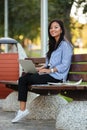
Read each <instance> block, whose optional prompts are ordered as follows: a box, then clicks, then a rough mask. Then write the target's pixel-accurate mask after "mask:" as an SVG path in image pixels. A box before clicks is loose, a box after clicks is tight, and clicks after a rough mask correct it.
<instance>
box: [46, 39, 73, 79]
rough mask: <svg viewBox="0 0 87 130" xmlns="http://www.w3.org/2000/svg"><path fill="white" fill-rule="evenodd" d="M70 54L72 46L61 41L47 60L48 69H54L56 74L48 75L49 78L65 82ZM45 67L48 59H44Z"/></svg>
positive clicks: (69, 63)
mask: <svg viewBox="0 0 87 130" xmlns="http://www.w3.org/2000/svg"><path fill="white" fill-rule="evenodd" d="M72 54H73V46H72V45H71V44H69V43H68V42H67V41H64V40H63V41H61V43H60V45H59V47H58V48H57V49H56V50H54V51H53V52H52V54H51V57H50V60H49V64H50V68H54V67H56V69H57V70H58V72H54V73H50V76H52V77H54V78H55V79H59V80H63V81H66V79H67V75H68V72H69V69H70V65H71V58H72ZM47 65H48V59H47V58H46V66H47Z"/></svg>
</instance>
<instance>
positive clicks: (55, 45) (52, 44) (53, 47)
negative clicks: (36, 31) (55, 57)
mask: <svg viewBox="0 0 87 130" xmlns="http://www.w3.org/2000/svg"><path fill="white" fill-rule="evenodd" d="M53 22H57V23H58V24H59V25H60V27H61V30H62V33H61V35H60V38H59V40H58V42H56V40H55V38H54V37H52V36H51V35H50V31H49V30H50V27H51V24H52V23H53ZM64 35H65V29H64V25H63V22H62V21H61V20H57V19H54V20H52V21H51V22H50V24H49V26H48V36H49V42H48V47H49V50H48V52H47V57H48V59H50V57H51V53H52V52H53V51H54V50H56V49H57V48H58V46H59V44H60V43H61V41H62V40H64Z"/></svg>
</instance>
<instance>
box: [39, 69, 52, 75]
mask: <svg viewBox="0 0 87 130" xmlns="http://www.w3.org/2000/svg"><path fill="white" fill-rule="evenodd" d="M50 72H51V71H50V69H46V68H44V69H40V70H39V71H38V73H39V74H45V73H46V74H49V73H50Z"/></svg>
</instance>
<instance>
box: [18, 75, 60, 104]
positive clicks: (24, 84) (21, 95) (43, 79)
mask: <svg viewBox="0 0 87 130" xmlns="http://www.w3.org/2000/svg"><path fill="white" fill-rule="evenodd" d="M48 82H61V81H60V80H57V79H54V78H53V77H51V76H50V75H49V74H43V75H39V74H38V73H35V74H31V73H27V74H25V75H24V76H22V77H20V78H19V83H18V100H19V101H25V102H26V101H27V93H28V90H29V85H33V84H47V83H48Z"/></svg>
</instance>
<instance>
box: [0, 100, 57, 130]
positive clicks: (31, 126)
mask: <svg viewBox="0 0 87 130" xmlns="http://www.w3.org/2000/svg"><path fill="white" fill-rule="evenodd" d="M1 106H2V101H1V100H0V130H56V129H55V121H54V120H27V119H23V120H21V121H20V122H19V123H15V124H13V123H11V120H12V119H13V117H14V115H15V113H14V112H4V111H3V110H2V108H1Z"/></svg>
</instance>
